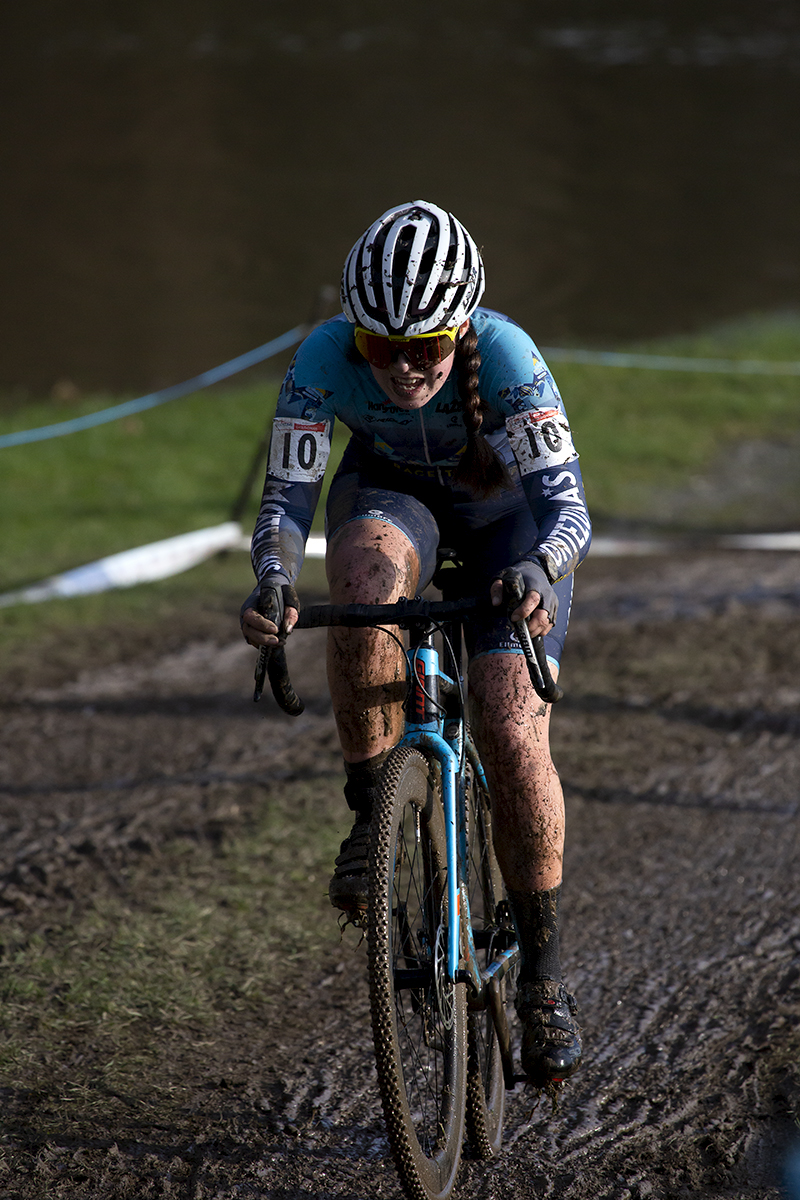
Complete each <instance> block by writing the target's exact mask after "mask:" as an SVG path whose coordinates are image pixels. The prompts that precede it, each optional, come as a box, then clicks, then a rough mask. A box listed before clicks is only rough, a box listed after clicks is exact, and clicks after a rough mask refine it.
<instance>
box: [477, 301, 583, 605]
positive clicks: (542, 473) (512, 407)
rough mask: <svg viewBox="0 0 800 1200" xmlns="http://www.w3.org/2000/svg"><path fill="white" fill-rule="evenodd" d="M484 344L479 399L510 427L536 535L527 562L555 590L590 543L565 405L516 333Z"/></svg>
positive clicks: (504, 323) (506, 330) (499, 327)
mask: <svg viewBox="0 0 800 1200" xmlns="http://www.w3.org/2000/svg"><path fill="white" fill-rule="evenodd" d="M487 340H488V354H487V359H488V362H487V371H486V373H485V376H484V374H483V373H482V376H481V394H482V395H483V397H484V399H485V400H486V401H487V402H488V403H489V405H490V406H491V407H492V408H494V409H495V411H496V412H497V413H498V414H499V415H500V416H501V417H503V418H504V420H505V432H506V435H507V437H508V444H509V448H510V451H511V455H512V456H513V461H514V463H515V464H516V467H517V470H518V471H519V475H520V479H521V482H522V487H523V490H524V492H525V495H526V497H527V500H528V503H529V505H530V508H531V512H532V514H533V517H534V520H535V521H536V525H537V529H538V536H537V539H536V542H535V544H534V545H533V546H531V548H530V551H529V553H528V555H526V557H530V558H537V559H539V560H540V561H541V563H542V565H543V566H544V569H545V571H546V572H547V576H548V578H549V579H550V582H551V583H557V582H558V580H559V579H563V578H564V577H565V576H566V575H569V574H571V572H572V571H574V570H575V568H576V567H577V566H578V565H579V564H580V563H581V562H582V561H583V559H584V558H585V557H586V554H587V553H588V550H589V546H590V543H591V536H592V526H591V521H590V518H589V513H588V509H587V507H586V496H585V494H584V489H583V480H582V478H581V470H580V466H579V465H578V452H577V450H576V449H575V444H574V442H573V438H572V431H571V430H570V426H569V421H568V419H567V413H566V409H565V407H564V402H563V400H562V399H561V395H560V393H559V391H558V388H557V386H556V382H555V380H554V379H553V376H552V375H551V374H550V371H549V369H548V367H547V364H546V363H545V361H544V359H543V358H542V356H541V354H540V353H539V350H538V349H537V347H536V345H535V343H534V342H533V341H532V340H531V339H530V337H528V335H527V334H526V333H525V331H524V330H522V329H520V327H519V326H518V325H516V324H515V323H514V322H512V321H508V320H507V319H505V318H500V320H499V321H496V322H495V323H494V325H493V327H492V331H491V333H490V337H489V338H488V339H487ZM482 355H483V351H482Z"/></svg>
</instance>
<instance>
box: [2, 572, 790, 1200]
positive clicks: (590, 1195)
mask: <svg viewBox="0 0 800 1200" xmlns="http://www.w3.org/2000/svg"><path fill="white" fill-rule="evenodd" d="M790 560H791V561H790ZM754 579H756V580H757V583H756V584H754V583H753V580H754ZM796 579H797V574H796V559H795V558H794V556H769V555H767V556H759V555H755V556H753V555H749V556H748V555H743V554H736V555H729V556H718V557H716V558H715V559H714V560H713V561H709V560H707V559H702V560H701V559H697V560H692V561H688V562H687V561H686V560H685V559H682V560H681V561H677V560H669V561H667V560H658V561H657V562H654V563H649V564H642V563H641V562H637V563H635V564H631V563H623V564H608V563H602V564H601V563H598V564H595V565H594V566H593V565H592V563H591V561H590V562H589V563H587V564H586V565H585V567H584V568H582V573H581V578H580V580H579V587H578V592H577V600H576V606H575V613H574V619H573V629H572V631H571V633H570V641H569V643H568V654H567V657H566V660H565V671H564V680H565V683H566V686H567V689H568V695H567V700H566V701H565V702H564V705H563V706H562V707H561V708H560V709H559V710H558V711H557V712H556V715H555V717H554V753H555V757H556V762H557V765H558V766H559V767H560V769H561V772H562V775H563V778H564V782H565V788H566V792H567V799H568V845H567V861H566V871H565V886H564V936H563V944H564V950H565V969H566V975H567V982H568V985H569V986H570V988H571V990H574V991H575V993H576V994H577V997H578V1000H579V1004H580V1006H581V1013H580V1019H581V1021H582V1025H583V1028H584V1036H585V1043H586V1060H585V1064H584V1066H583V1068H582V1070H581V1072H580V1073H579V1074H578V1075H577V1076H576V1077H575V1079H574V1080H573V1081H572V1082H571V1083H570V1085H569V1086H568V1087H567V1088H566V1089H565V1090H564V1094H563V1096H562V1097H561V1100H560V1105H559V1111H558V1112H556V1113H553V1112H552V1111H551V1108H550V1105H549V1103H548V1102H546V1101H545V1102H543V1103H542V1104H540V1105H539V1106H538V1107H535V1101H536V1098H535V1097H534V1096H532V1095H531V1094H530V1093H529V1092H528V1091H527V1090H526V1089H524V1088H517V1089H515V1091H514V1092H513V1093H510V1094H509V1097H508V1115H507V1123H506V1139H505V1144H504V1150H503V1152H502V1154H501V1155H500V1157H499V1158H498V1160H497V1161H496V1162H494V1163H492V1164H483V1163H478V1162H474V1161H472V1160H470V1159H469V1157H467V1158H466V1159H465V1162H464V1165H463V1167H462V1174H461V1177H460V1183H459V1192H458V1194H460V1195H462V1196H469V1197H471V1198H472V1197H474V1198H476V1200H500V1198H501V1197H502V1200H507V1197H508V1196H509V1195H513V1196H514V1197H515V1200H529V1198H530V1200H532V1198H533V1197H555V1196H558V1197H561V1198H564V1200H604V1198H606V1197H608V1200H639V1198H640V1197H641V1198H646V1197H647V1198H652V1200H673V1198H675V1197H692V1198H694V1197H696V1198H697V1200H700V1198H702V1200H707V1198H708V1197H720V1198H722V1197H725V1198H726V1200H734V1198H736V1200H778V1197H779V1196H780V1195H781V1191H780V1186H779V1173H780V1165H781V1161H782V1157H783V1154H784V1151H785V1147H786V1146H787V1145H789V1144H790V1142H791V1140H792V1138H793V1136H794V1134H795V1132H796V1124H795V1122H796V1119H797V1117H798V1113H800V1068H799V1067H798V1063H799V1062H800V1034H798V1030H800V1019H799V1018H800V988H799V986H798V980H799V979H800V902H799V901H798V895H797V885H796V864H797V862H798V860H799V859H800V845H798V842H799V841H800V835H798V830H797V821H796V815H797V811H798V796H800V752H799V749H800V748H799V746H798V740H799V739H798V707H800V687H799V686H798V679H800V633H799V632H798V628H799V627H798V622H797V615H798V611H800V589H798V587H797V583H796ZM687 613H688V614H690V617H691V619H690V620H687ZM322 636H324V635H319V634H316V633H313V634H312V633H309V634H305V635H303V640H301V635H296V638H295V640H294V641H293V642H292V643H291V644H290V654H291V656H292V657H291V661H292V664H293V674H294V676H295V678H296V681H297V682H298V685H299V690H300V691H301V693H305V697H304V698H305V699H306V700H307V712H306V713H305V714H304V715H303V717H302V718H300V719H299V720H298V721H296V722H291V721H290V720H289V719H288V718H284V717H282V716H281V715H280V714H278V713H277V710H275V709H274V707H273V708H270V709H267V710H266V711H267V712H268V713H269V719H268V720H266V721H264V720H261V718H260V716H258V710H255V711H254V710H253V706H252V704H251V702H250V694H249V689H248V683H249V678H250V675H251V673H252V665H253V660H252V655H251V653H250V652H248V651H247V648H246V647H240V646H238V645H236V646H230V645H223V646H215V645H213V644H211V643H204V644H203V645H195V646H190V647H188V648H186V649H184V650H183V651H179V652H176V653H173V654H170V655H167V656H164V657H163V658H159V659H158V660H157V661H155V662H152V661H151V662H149V663H143V664H141V665H140V666H139V665H137V666H134V667H133V668H131V667H126V668H113V667H112V668H106V669H104V670H101V671H96V672H92V670H91V669H90V668H88V667H87V668H86V669H84V671H83V673H82V674H77V676H76V678H75V679H74V680H72V681H71V682H68V683H66V684H63V685H61V686H59V687H53V688H49V689H38V690H37V691H36V692H31V693H28V694H27V695H25V696H19V697H18V698H17V700H16V702H15V703H14V704H12V705H9V706H7V707H6V710H5V711H6V714H7V715H8V717H9V722H10V723H9V725H8V726H7V728H6V734H5V736H6V742H7V746H8V750H7V753H6V754H5V755H4V758H3V764H2V765H0V832H2V833H3V839H2V848H1V849H0V867H2V869H3V870H4V871H5V872H6V875H5V876H4V878H5V880H6V883H5V888H6V890H5V893H4V894H5V897H6V899H7V901H8V903H10V904H14V905H17V904H22V903H23V902H25V903H28V904H33V905H34V906H35V905H40V906H41V907H42V911H43V912H46V909H47V905H48V904H49V903H50V902H51V901H52V900H53V898H54V896H56V895H57V887H58V884H59V881H62V882H66V883H68V884H70V885H71V886H73V887H77V888H80V887H81V886H84V881H85V877H86V869H85V867H84V866H83V865H82V864H85V862H86V860H87V858H88V859H92V854H93V853H95V859H94V860H93V861H95V862H96V861H97V858H96V856H97V855H100V856H101V857H104V859H105V861H106V863H107V869H108V870H109V871H114V870H117V869H119V867H120V865H122V864H124V863H125V861H126V856H127V857H128V858H129V857H130V855H131V854H134V853H136V845H137V839H142V840H143V841H144V842H148V841H149V842H150V843H153V842H157V840H158V839H159V838H160V837H164V836H173V835H174V834H175V831H176V830H180V829H182V828H183V829H185V828H191V827H194V828H196V829H198V830H200V831H201V832H202V834H203V836H213V830H214V828H215V827H216V826H215V823H216V825H218V826H219V827H220V828H224V825H225V821H226V820H227V819H228V818H227V817H226V815H225V811H226V810H225V805H227V804H229V803H235V798H236V791H237V788H241V787H242V786H244V785H245V784H246V783H249V782H250V781H255V782H256V783H258V782H263V781H273V782H274V781H283V782H285V784H286V786H287V787H291V786H292V781H293V779H294V778H296V777H298V776H302V777H304V778H307V779H308V778H317V779H318V780H319V787H320V788H323V789H331V788H332V784H331V782H329V779H330V777H332V776H333V775H334V774H338V772H339V760H338V753H337V750H336V741H335V735H334V734H333V732H332V719H331V715H330V706H329V703H328V701H327V697H326V693H325V685H324V680H323V678H322V668H321V659H322V653H321V647H322ZM743 644H745V645H746V646H747V651H748V653H747V654H746V655H745V656H744V657H743V652H742V645H743ZM687 664H688V665H687ZM87 710H89V711H87ZM43 729H44V730H45V731H46V734H47V737H48V738H49V739H50V740H49V742H48V745H52V747H53V750H54V753H53V754H52V755H48V756H46V757H42V756H41V755H40V754H37V753H36V748H37V747H38V746H39V745H41V737H42V730H43ZM9 731H10V732H9ZM213 784H219V789H216V790H215V788H214V787H213V786H211V787H209V786H207V785H213ZM109 785H111V786H109ZM4 786H5V790H3V787H4ZM209 791H212V792H214V796H213V798H210V799H209V797H207V795H206V793H208V792H209ZM21 802H22V803H23V804H24V808H21ZM335 802H337V803H338V801H335ZM87 843H91V844H92V845H94V847H95V852H91V851H88V850H87V849H86V845H87ZM82 846H83V847H84V849H83V850H81V847H82ZM37 871H38V872H40V874H41V872H44V874H45V880H44V881H43V880H42V879H41V878H40V875H37ZM82 871H83V873H81V872H82ZM9 872H11V873H12V874H13V873H14V872H16V875H15V876H14V879H13V880H10V879H9V875H8V873H9ZM330 919H334V918H333V917H332V916H331V918H330ZM352 932H353V931H348V936H346V937H345V939H344V941H343V943H342V945H341V946H339V947H337V948H336V949H334V950H332V951H331V953H330V955H329V957H328V959H326V960H325V961H324V962H323V963H322V964H321V965H320V966H318V967H314V966H313V965H308V966H303V965H302V964H298V966H297V976H296V978H295V979H293V980H292V981H291V987H292V989H293V990H292V992H291V993H289V992H288V990H287V995H289V994H291V996H292V997H293V999H292V1000H291V1002H287V1005H286V1006H285V1007H284V1011H283V1013H282V1016H281V1018H280V1019H279V1020H276V1021H274V1022H273V1024H271V1025H269V1026H264V1027H263V1028H261V1029H260V1030H259V1031H258V1040H257V1041H256V1042H254V1046H253V1049H252V1051H251V1054H253V1055H255V1058H254V1059H253V1062H256V1061H257V1063H258V1065H257V1066H253V1067H252V1068H246V1067H243V1066H242V1065H241V1062H239V1063H238V1064H237V1065H236V1067H235V1068H234V1067H233V1066H232V1067H231V1071H232V1072H233V1076H232V1077H233V1078H234V1079H235V1080H237V1081H239V1082H237V1083H236V1084H235V1086H234V1085H233V1084H228V1085H227V1086H226V1090H225V1091H224V1093H223V1094H224V1096H225V1097H227V1098H228V1099H227V1101H226V1102H227V1104H228V1106H229V1108H230V1109H231V1111H234V1110H235V1113H236V1114H237V1115H236V1119H235V1121H234V1118H233V1117H232V1116H230V1115H229V1116H227V1117H225V1118H224V1120H223V1118H222V1117H221V1116H220V1115H219V1113H220V1112H221V1111H222V1106H221V1105H220V1103H219V1101H218V1100H217V1099H216V1098H215V1096H216V1093H214V1094H212V1095H211V1096H206V1095H205V1094H204V1093H198V1096H197V1097H196V1099H195V1101H194V1102H193V1103H192V1104H191V1105H190V1106H189V1107H188V1109H187V1115H186V1119H185V1125H184V1128H183V1130H182V1131H181V1136H180V1137H179V1138H177V1140H176V1142H175V1145H174V1146H173V1147H172V1148H171V1150H170V1151H169V1153H170V1154H171V1155H173V1157H174V1158H175V1161H176V1162H178V1161H179V1162H180V1164H181V1169H180V1171H179V1170H178V1168H177V1167H175V1168H174V1176H175V1179H176V1180H178V1178H179V1177H180V1178H181V1179H182V1182H181V1183H180V1186H179V1185H178V1183H177V1182H176V1184H175V1186H174V1188H172V1185H170V1184H169V1183H168V1182H165V1176H164V1168H163V1163H161V1166H160V1167H159V1162H161V1160H159V1162H155V1160H154V1165H153V1166H152V1169H151V1168H148V1170H151V1176H147V1178H148V1179H150V1180H151V1183H152V1186H153V1187H160V1188H161V1189H162V1190H161V1192H160V1193H159V1194H163V1195H164V1196H166V1197H170V1200H171V1198H172V1197H173V1196H174V1197H179V1198H180V1200H189V1198H191V1200H217V1198H218V1197H220V1196H223V1195H224V1196H229V1195H237V1194H241V1195H248V1196H252V1197H254V1198H256V1200H258V1198H264V1200H266V1198H269V1200H312V1198H313V1200H325V1198H327V1197H334V1196H335V1197H344V1198H345V1200H366V1198H367V1197H369V1198H370V1200H371V1198H372V1197H377V1198H382V1197H398V1196H399V1195H400V1192H399V1187H398V1183H397V1179H396V1175H395V1172H394V1168H393V1166H392V1164H391V1162H390V1161H389V1159H388V1145H387V1142H386V1137H385V1133H384V1129H383V1123H382V1118H381V1113H380V1104H379V1099H378V1094H377V1086H376V1082H375V1073H374V1068H373V1063H372V1048H371V1037H370V1024H369V1005H368V997H367V985H366V969H365V959H364V950H363V947H362V948H360V949H357V948H355V946H354V944H353V940H352V939H349V934H352ZM290 1005H291V1007H290ZM248 1071H252V1078H250V1077H249V1074H248ZM232 1130H233V1132H231V1131H232ZM154 1140H157V1139H154ZM145 1141H146V1138H145V1137H144V1135H143V1136H142V1139H141V1141H140V1143H139V1144H137V1143H136V1142H135V1141H131V1142H129V1143H122V1142H120V1145H119V1146H118V1154H119V1155H120V1156H121V1157H120V1158H119V1160H118V1163H119V1164H121V1165H119V1170H120V1171H121V1172H122V1173H123V1175H124V1177H125V1178H130V1179H131V1180H133V1179H134V1178H136V1179H139V1178H141V1179H142V1181H143V1182H142V1188H143V1187H144V1176H141V1174H140V1175H137V1174H136V1173H137V1171H138V1172H141V1171H142V1170H144V1168H143V1167H142V1166H141V1162H142V1155H143V1154H144V1153H145V1151H144V1149H143V1147H144V1142H145ZM192 1147H193V1148H192ZM164 1153H165V1154H166V1151H165V1152H164ZM175 1156H177V1157H175ZM126 1164H127V1165H126ZM137 1164H138V1165H137ZM159 1170H161V1175H159V1174H158V1171H159ZM125 1172H128V1174H127V1175H126V1174H125ZM99 1178H100V1176H99V1175H98V1180H99ZM115 1178H116V1176H115ZM148 1186H150V1185H149V1184H148ZM20 1194H21V1195H23V1193H22V1192H21V1193H20ZM53 1194H54V1195H57V1194H58V1193H56V1192H54V1193H53ZM75 1194H77V1193H75ZM94 1194H95V1195H97V1196H105V1195H109V1196H111V1195H116V1194H120V1195H122V1194H125V1193H124V1192H122V1191H120V1192H119V1193H115V1192H113V1191H106V1192H104V1191H102V1190H101V1189H100V1188H99V1187H98V1188H96V1189H95V1192H94ZM142 1194H143V1193H142ZM154 1194H155V1193H154ZM34 1195H35V1193H34V1192H29V1193H24V1197H25V1200H29V1197H32V1196H34ZM61 1195H63V1196H64V1197H66V1196H68V1195H70V1193H69V1192H63V1193H61Z"/></svg>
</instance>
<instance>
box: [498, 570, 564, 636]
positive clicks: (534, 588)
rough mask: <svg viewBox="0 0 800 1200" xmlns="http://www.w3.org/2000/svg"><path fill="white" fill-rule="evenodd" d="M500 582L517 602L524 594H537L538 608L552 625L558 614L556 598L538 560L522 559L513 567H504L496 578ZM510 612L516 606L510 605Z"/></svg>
mask: <svg viewBox="0 0 800 1200" xmlns="http://www.w3.org/2000/svg"><path fill="white" fill-rule="evenodd" d="M497 578H498V579H500V580H502V582H503V584H504V585H505V587H506V589H507V591H509V592H511V593H513V594H514V595H515V596H516V599H517V602H519V601H520V600H522V598H523V596H524V595H525V593H526V592H538V593H539V595H540V596H541V597H542V599H541V602H540V604H539V608H543V609H544V610H545V612H546V613H547V615H548V617H549V618H550V620H551V622H552V623H553V625H555V623H556V615H557V613H558V596H557V595H556V593H555V591H554V589H553V585H552V583H551V582H550V580H549V579H548V578H547V572H546V571H545V569H544V567H543V566H542V564H541V561H540V560H539V559H538V558H522V559H520V561H519V562H516V563H514V565H513V567H506V569H505V570H504V571H501V572H500V574H499V575H498V576H497ZM511 608H512V610H513V609H514V608H516V604H512V606H511Z"/></svg>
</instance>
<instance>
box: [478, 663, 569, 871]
mask: <svg viewBox="0 0 800 1200" xmlns="http://www.w3.org/2000/svg"><path fill="white" fill-rule="evenodd" d="M553 673H554V675H555V671H554V672H553ZM470 699H471V709H470V713H471V717H472V728H473V732H474V735H475V740H476V743H477V745H478V750H479V751H480V755H481V759H482V761H483V765H484V769H485V771H486V775H487V778H488V781H489V790H490V792H491V794H492V804H493V807H494V831H495V833H494V836H495V848H496V850H497V860H498V862H499V864H500V870H501V871H502V872H503V878H504V880H505V883H506V887H507V888H508V889H509V890H511V891H514V892H520V893H524V892H544V891H549V890H550V889H551V888H554V887H556V886H557V885H558V884H559V883H560V882H561V864H562V860H563V856H564V797H563V793H562V791H561V781H560V780H559V778H558V774H557V772H556V769H555V767H554V766H553V760H552V758H551V757H550V738H549V729H550V706H549V705H545V704H542V702H541V701H540V700H539V698H538V697H537V696H536V695H535V693H534V691H533V689H532V688H531V685H530V680H529V678H528V671H527V667H526V665H525V660H524V659H523V658H522V657H521V656H519V655H513V654H488V655H486V656H484V657H483V658H479V659H477V660H476V661H475V662H474V663H472V664H471V666H470Z"/></svg>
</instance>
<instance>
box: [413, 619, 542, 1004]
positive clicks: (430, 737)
mask: <svg viewBox="0 0 800 1200" xmlns="http://www.w3.org/2000/svg"><path fill="white" fill-rule="evenodd" d="M425 642H427V643H428V644H427V645H426V644H425ZM405 653H406V661H407V663H408V673H409V679H410V680H411V688H410V691H409V697H408V700H407V702H406V726H405V733H404V735H403V737H402V739H401V741H400V745H401V746H413V747H420V748H422V749H424V750H426V751H427V752H428V753H429V754H430V755H432V756H433V757H434V758H435V759H436V761H437V762H438V763H439V766H440V768H441V779H442V805H443V808H444V820H445V831H446V841H447V911H448V913H449V914H450V920H449V926H448V931H447V933H448V936H447V973H448V977H449V978H450V980H451V981H452V982H454V983H455V982H457V981H460V980H461V979H462V978H463V976H462V975H461V974H460V971H461V968H460V965H459V964H460V961H461V957H462V946H463V945H464V943H466V945H465V946H464V949H465V950H466V953H465V954H464V958H465V960H466V977H467V978H466V980H465V981H468V982H469V983H470V984H471V986H472V988H473V990H474V992H475V994H476V995H480V994H481V993H482V992H483V989H484V988H485V987H486V985H487V984H488V983H489V982H490V980H491V979H492V978H496V979H498V980H499V979H501V978H502V977H503V976H504V975H505V974H507V972H508V971H510V970H511V969H512V968H513V967H514V966H515V965H516V964H517V962H518V961H519V946H518V945H517V943H516V942H515V943H514V944H513V945H512V946H509V947H508V948H507V949H506V950H505V951H503V952H502V953H500V954H499V955H498V957H497V958H496V959H495V960H494V961H493V962H492V963H491V965H490V966H489V967H488V968H487V969H486V970H485V971H481V970H480V968H479V966H478V957H477V954H476V951H475V944H474V941H473V937H472V920H471V914H470V907H469V896H468V894H467V887H466V883H465V876H466V866H467V853H468V851H467V830H466V795H465V790H464V786H463V781H464V770H463V767H464V764H465V760H466V759H468V760H469V764H470V766H471V768H472V770H473V772H474V773H475V776H476V778H477V782H478V784H479V786H480V787H482V788H484V789H486V790H488V789H487V785H486V777H485V775H484V771H483V766H482V765H481V761H480V758H479V757H478V752H477V750H476V748H475V746H474V744H473V742H472V739H471V737H470V736H469V734H468V732H467V729H466V722H465V717H464V714H463V712H462V713H461V716H460V719H456V718H452V717H448V716H447V715H446V714H445V712H444V709H443V707H442V706H441V705H440V704H439V702H438V699H437V698H436V696H435V695H434V694H432V693H431V692H430V691H428V686H429V685H430V683H434V686H435V687H436V690H437V692H438V689H439V687H444V688H445V689H447V690H449V691H453V692H456V691H457V692H459V693H460V694H461V695H462V697H463V687H464V683H463V680H462V679H459V680H457V681H456V680H453V679H451V678H450V677H449V676H448V675H446V674H445V673H444V672H443V671H442V670H441V668H440V666H439V653H438V651H437V650H436V648H435V647H434V646H433V639H432V636H431V635H430V634H428V635H424V637H423V643H422V644H421V645H418V646H412V647H411V648H410V649H408V650H407V651H406V652H405ZM415 716H419V717H422V718H423V719H421V720H415V719H414V718H415ZM460 864H463V869H459V867H460Z"/></svg>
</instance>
